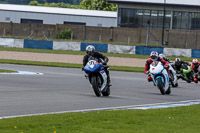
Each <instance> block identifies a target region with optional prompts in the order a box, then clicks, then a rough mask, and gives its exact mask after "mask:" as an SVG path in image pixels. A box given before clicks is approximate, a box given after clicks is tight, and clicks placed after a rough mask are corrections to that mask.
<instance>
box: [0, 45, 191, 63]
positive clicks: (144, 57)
mask: <svg viewBox="0 0 200 133" xmlns="http://www.w3.org/2000/svg"><path fill="white" fill-rule="evenodd" d="M0 51H18V52H33V53H53V54H71V55H85V52H83V51H68V50H45V49H29V48H7V47H0ZM103 54H104V55H105V56H108V57H123V58H139V59H147V58H148V57H149V55H130V54H114V53H103ZM177 57H179V58H181V59H182V60H184V61H192V59H193V58H187V57H180V56H177ZM177 57H172V56H168V58H170V59H171V60H175V58H177Z"/></svg>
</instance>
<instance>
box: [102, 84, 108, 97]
mask: <svg viewBox="0 0 200 133" xmlns="http://www.w3.org/2000/svg"><path fill="white" fill-rule="evenodd" d="M102 94H103V96H109V95H110V86H108V87H107V89H106V91H105V92H102Z"/></svg>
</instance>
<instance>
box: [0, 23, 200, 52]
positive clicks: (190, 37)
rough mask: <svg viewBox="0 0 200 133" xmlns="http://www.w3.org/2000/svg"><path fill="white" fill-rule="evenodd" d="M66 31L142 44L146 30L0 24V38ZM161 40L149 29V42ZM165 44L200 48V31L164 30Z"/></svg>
mask: <svg viewBox="0 0 200 133" xmlns="http://www.w3.org/2000/svg"><path fill="white" fill-rule="evenodd" d="M66 28H69V29H71V31H72V33H73V39H76V40H95V41H100V42H101V41H114V42H127V43H128V42H130V43H145V42H146V33H147V29H146V28H122V27H110V28H105V27H88V26H75V25H61V24H57V25H43V24H16V23H0V35H1V36H5V35H14V36H26V37H28V36H29V37H40V38H46V37H47V38H50V39H53V38H56V34H57V33H58V32H60V31H62V30H64V29H66ZM161 40H162V30H161V29H150V34H149V43H154V44H157V46H160V44H161ZM164 41H165V42H168V46H167V47H170V48H188V49H200V31H197V30H193V31H189V30H168V31H165V37H164Z"/></svg>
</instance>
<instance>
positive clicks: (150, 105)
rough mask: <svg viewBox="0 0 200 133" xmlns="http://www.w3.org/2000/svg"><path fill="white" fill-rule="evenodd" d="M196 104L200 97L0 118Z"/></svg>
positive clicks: (198, 102) (3, 117) (199, 102)
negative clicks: (178, 100)
mask: <svg viewBox="0 0 200 133" xmlns="http://www.w3.org/2000/svg"><path fill="white" fill-rule="evenodd" d="M196 104H200V99H198V100H187V101H180V102H167V103H155V104H144V105H130V106H119V107H107V108H95V109H83V110H70V111H60V112H48V113H37V114H25V115H14V116H2V117H0V119H7V118H16V117H26V116H35V115H47V114H61V113H72V112H90V111H102V110H120V109H158V108H169V107H180V106H189V105H196Z"/></svg>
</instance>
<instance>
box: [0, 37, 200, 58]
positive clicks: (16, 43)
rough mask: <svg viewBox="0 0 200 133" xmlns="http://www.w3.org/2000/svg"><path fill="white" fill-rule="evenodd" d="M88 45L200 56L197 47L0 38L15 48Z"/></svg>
mask: <svg viewBox="0 0 200 133" xmlns="http://www.w3.org/2000/svg"><path fill="white" fill-rule="evenodd" d="M88 45H93V46H94V47H95V48H96V50H97V51H100V52H105V53H107V52H108V53H124V54H140V55H149V54H150V53H151V51H157V52H158V53H159V54H160V53H164V54H165V55H166V56H183V57H192V58H200V50H199V49H180V48H159V47H145V46H125V45H112V44H96V43H81V42H68V41H66V42H65V41H42V40H28V39H13V38H0V46H4V47H17V48H36V49H55V50H74V51H85V48H86V47H87V46H88Z"/></svg>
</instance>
